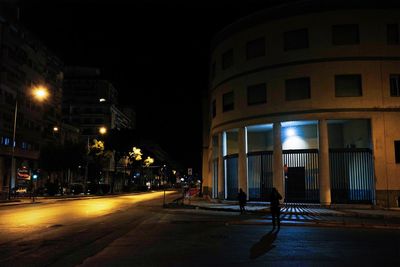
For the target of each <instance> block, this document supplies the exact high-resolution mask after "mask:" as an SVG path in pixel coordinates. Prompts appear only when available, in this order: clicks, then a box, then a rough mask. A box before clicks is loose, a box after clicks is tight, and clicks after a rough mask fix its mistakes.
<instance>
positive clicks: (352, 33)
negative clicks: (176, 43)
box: [203, 1, 400, 207]
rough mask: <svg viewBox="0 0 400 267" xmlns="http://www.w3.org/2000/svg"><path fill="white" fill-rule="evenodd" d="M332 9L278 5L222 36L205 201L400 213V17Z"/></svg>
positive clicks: (385, 11) (214, 64) (214, 75)
mask: <svg viewBox="0 0 400 267" xmlns="http://www.w3.org/2000/svg"><path fill="white" fill-rule="evenodd" d="M324 2H325V1H324ZM329 2H330V1H326V3H325V4H324V5H321V4H320V3H319V1H297V2H296V1H295V2H290V3H287V4H285V5H281V6H276V7H271V8H269V9H267V10H264V11H262V12H259V13H256V14H254V15H251V16H248V17H245V18H243V19H241V20H240V21H238V22H236V23H234V24H232V25H230V26H228V27H227V28H225V29H224V30H223V31H222V32H220V33H219V34H218V35H217V37H216V39H215V40H214V43H213V45H212V56H211V75H210V88H209V91H208V101H207V102H208V106H209V108H208V109H207V113H208V114H207V116H205V121H204V123H205V126H206V127H205V133H204V138H203V139H204V149H203V192H204V193H206V194H208V195H210V197H212V198H218V199H235V200H236V199H237V193H238V191H239V188H242V189H243V190H244V191H245V192H246V193H247V196H248V198H249V199H250V200H254V201H268V198H269V192H270V190H271V188H272V187H276V188H277V189H278V191H280V192H281V193H282V195H284V198H285V201H286V202H302V203H305V202H311V203H321V204H323V205H329V204H343V203H344V204H346V203H367V204H371V205H378V206H391V207H393V206H399V201H400V200H399V198H400V37H399V22H400V9H398V8H397V7H394V6H383V7H379V8H376V7H375V6H374V7H373V8H372V6H368V5H366V6H363V7H358V6H356V5H353V6H351V5H349V4H346V5H347V6H350V8H344V6H345V5H340V4H339V3H338V1H332V3H333V4H332V3H331V4H329ZM350 2H351V1H346V3H350Z"/></svg>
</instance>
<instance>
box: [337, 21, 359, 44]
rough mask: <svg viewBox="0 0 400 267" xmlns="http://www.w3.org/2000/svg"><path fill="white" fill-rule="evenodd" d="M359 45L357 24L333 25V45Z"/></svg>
mask: <svg viewBox="0 0 400 267" xmlns="http://www.w3.org/2000/svg"><path fill="white" fill-rule="evenodd" d="M359 43H360V37H359V32H358V25H357V24H345V25H333V26H332V44H333V45H354V44H359Z"/></svg>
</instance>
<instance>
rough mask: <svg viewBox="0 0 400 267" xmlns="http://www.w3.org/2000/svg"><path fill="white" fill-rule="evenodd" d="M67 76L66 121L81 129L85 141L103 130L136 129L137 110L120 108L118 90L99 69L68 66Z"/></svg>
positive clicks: (64, 98)
mask: <svg viewBox="0 0 400 267" xmlns="http://www.w3.org/2000/svg"><path fill="white" fill-rule="evenodd" d="M64 73H65V79H64V86H63V87H64V95H63V121H64V122H68V123H69V124H72V125H75V126H77V127H79V129H80V131H81V133H82V136H83V137H84V138H97V137H98V136H99V129H100V128H101V127H105V128H106V129H108V130H109V129H114V128H117V129H121V128H129V129H132V128H134V126H135V125H134V124H133V122H134V119H135V113H134V111H133V110H132V109H129V108H123V109H121V108H120V107H118V91H117V90H116V89H115V88H114V86H113V85H112V83H111V82H109V81H107V80H104V79H102V78H101V74H100V70H99V69H96V68H87V67H66V68H65V69H64Z"/></svg>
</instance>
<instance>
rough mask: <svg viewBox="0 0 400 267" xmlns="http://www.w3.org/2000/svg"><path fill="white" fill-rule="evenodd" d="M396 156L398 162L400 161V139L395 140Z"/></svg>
mask: <svg viewBox="0 0 400 267" xmlns="http://www.w3.org/2000/svg"><path fill="white" fill-rule="evenodd" d="M394 157H395V160H396V163H400V141H399V140H397V141H394Z"/></svg>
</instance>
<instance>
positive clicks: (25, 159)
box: [0, 8, 63, 193]
mask: <svg viewBox="0 0 400 267" xmlns="http://www.w3.org/2000/svg"><path fill="white" fill-rule="evenodd" d="M9 10H11V11H16V10H15V9H12V8H10V9H9ZM10 13H12V12H7V14H6V13H4V14H0V69H1V73H0V189H1V191H2V192H3V193H5V192H7V191H8V189H9V185H10V184H11V187H14V186H19V185H20V184H21V185H22V184H24V183H25V182H26V179H25V180H24V178H23V177H20V176H18V175H17V171H18V169H20V168H21V167H22V166H23V167H24V168H26V169H29V170H31V169H33V168H36V167H37V163H38V162H37V160H38V158H39V153H40V148H41V147H42V146H43V145H45V144H53V143H56V142H58V140H57V136H55V135H54V132H53V128H54V126H56V125H60V122H61V97H62V82H63V73H62V68H63V62H62V61H61V60H60V59H59V58H58V57H57V56H56V55H54V54H53V53H52V52H51V51H49V50H48V49H47V48H46V46H44V45H43V44H42V43H41V42H40V40H38V39H37V38H36V37H35V36H33V35H32V34H31V33H30V32H28V31H27V30H25V29H24V28H23V27H22V26H21V25H20V24H19V22H18V20H17V19H18V16H8V14H10ZM15 14H18V13H17V12H15ZM37 86H43V87H45V88H47V90H48V93H49V97H48V98H47V99H46V100H45V101H43V102H38V101H37V100H35V98H34V97H33V96H32V90H33V88H35V87H37ZM17 103H18V104H17ZM16 107H17V117H16V130H15V153H14V156H15V157H14V159H15V160H14V161H13V162H12V160H11V158H12V146H13V133H14V120H15V117H14V115H15V108H16ZM10 179H11V180H10Z"/></svg>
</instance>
